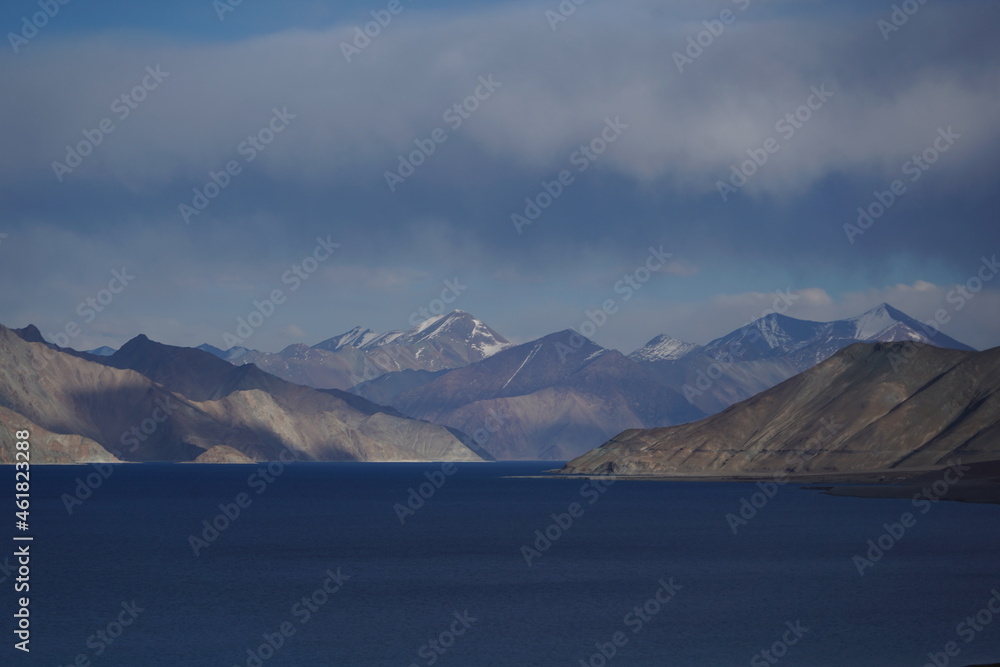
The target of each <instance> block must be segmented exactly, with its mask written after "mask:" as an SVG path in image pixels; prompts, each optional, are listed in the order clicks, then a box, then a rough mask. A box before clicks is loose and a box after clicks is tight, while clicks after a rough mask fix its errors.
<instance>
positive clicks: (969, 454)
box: [563, 343, 1000, 476]
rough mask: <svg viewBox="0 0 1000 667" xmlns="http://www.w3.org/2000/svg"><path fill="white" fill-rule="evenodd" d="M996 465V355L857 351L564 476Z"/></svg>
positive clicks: (635, 434) (652, 433)
mask: <svg viewBox="0 0 1000 667" xmlns="http://www.w3.org/2000/svg"><path fill="white" fill-rule="evenodd" d="M996 459H1000V347H997V348H993V349H991V350H987V351H985V352H969V351H963V350H949V349H943V348H937V347H933V346H930V345H925V344H923V343H856V344H854V345H851V346H850V347H848V348H846V349H843V350H841V351H840V352H838V353H836V354H835V355H833V356H832V357H831V358H829V359H827V360H826V361H824V362H822V363H821V364H819V365H818V366H815V367H814V368H811V369H809V370H807V371H805V372H804V373H801V374H800V375H797V376H795V377H794V378H792V379H790V380H787V381H785V382H783V383H781V384H780V385H778V386H777V387H773V388H771V389H768V390H767V391H764V392H762V393H760V394H758V395H756V396H754V397H753V398H750V399H747V400H746V401H743V402H741V403H739V404H737V405H734V406H732V407H731V408H729V409H728V410H725V411H724V412H722V413H720V414H717V415H714V416H712V417H708V418H706V419H703V420H701V421H699V422H695V423H690V424H683V425H681V426H673V427H669V428H656V429H650V430H638V429H631V430H628V431H625V432H623V433H621V434H619V435H618V436H616V437H615V438H613V439H612V440H611V441H609V442H607V443H606V444H604V445H602V446H601V447H599V448H597V449H595V450H593V451H591V452H588V453H586V454H584V455H583V456H580V457H579V458H577V459H574V460H572V461H570V462H569V463H568V464H567V465H566V467H565V468H564V469H563V472H567V473H614V474H660V475H685V474H690V475H705V474H712V475H719V476H724V475H740V474H747V473H763V474H775V473H812V472H819V473H832V472H851V471H878V470H921V469H933V468H939V467H943V466H945V465H949V464H951V463H952V462H954V461H961V462H963V463H972V462H979V461H990V460H996Z"/></svg>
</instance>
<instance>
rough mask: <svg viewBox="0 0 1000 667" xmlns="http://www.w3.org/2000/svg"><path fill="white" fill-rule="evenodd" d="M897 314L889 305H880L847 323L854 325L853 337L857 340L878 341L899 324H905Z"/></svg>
mask: <svg viewBox="0 0 1000 667" xmlns="http://www.w3.org/2000/svg"><path fill="white" fill-rule="evenodd" d="M898 312H899V311H897V310H896V309H895V308H893V307H892V306H890V305H889V304H887V303H880V304H879V305H877V306H875V307H874V308H872V309H871V310H869V311H866V312H864V313H862V314H861V315H858V316H857V317H852V318H850V319H848V322H850V323H852V324H853V325H854V337H855V338H857V339H858V340H880V339H881V335H882V334H883V333H884V332H886V331H887V330H888V329H891V328H892V327H894V326H896V325H898V324H901V323H902V324H906V322H904V321H903V319H902V318H900V317H899V316H898V315H897V313H898ZM900 314H901V313H900ZM904 317H905V316H904ZM907 319H908V318H907Z"/></svg>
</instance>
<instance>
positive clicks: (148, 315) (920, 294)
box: [0, 0, 1000, 352]
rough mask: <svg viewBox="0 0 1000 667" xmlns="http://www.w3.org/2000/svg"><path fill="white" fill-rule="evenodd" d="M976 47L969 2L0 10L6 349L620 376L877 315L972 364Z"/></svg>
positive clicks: (993, 93) (998, 317)
mask: <svg viewBox="0 0 1000 667" xmlns="http://www.w3.org/2000/svg"><path fill="white" fill-rule="evenodd" d="M46 7H47V8H48V12H49V14H51V16H49V15H46V14H45V9H46ZM997 25H1000V6H998V5H997V4H996V3H991V2H985V1H983V2H975V1H969V2H942V1H938V0H935V2H932V3H925V4H920V3H918V2H917V1H916V0H910V2H903V3H896V4H893V3H889V2H884V3H882V2H818V1H809V2H805V1H799V2H792V1H791V0H772V1H770V2H767V1H764V0H725V1H718V2H693V1H692V2H654V1H651V0H622V1H616V2H607V1H603V0H589V1H588V2H583V3H582V4H579V5H577V4H575V3H573V2H570V1H569V0H566V1H564V2H562V3H560V2H556V1H555V0H550V1H548V2H448V1H440V2H434V1H433V0H398V2H394V1H390V0H385V1H383V0H376V1H371V2H322V1H307V0H297V1H289V2H282V3H275V2H265V1H264V0H243V1H242V2H240V3H238V4H237V3H236V2H235V0H228V1H226V0H218V1H217V2H213V1H212V0H196V1H187V0H178V1H177V2H171V3H135V2H124V1H121V2H118V1H114V2H112V1H104V2H102V1H100V0H75V1H71V2H69V3H67V4H65V5H61V4H58V2H47V1H46V0H41V1H40V2H39V0H35V1H33V2H29V1H26V0H9V1H7V2H4V3H2V5H0V31H2V32H3V34H4V35H5V38H4V43H3V44H2V45H0V90H2V91H3V103H2V104H0V126H2V128H3V137H4V139H3V144H2V145H3V150H2V151H0V323H2V324H4V325H5V326H9V327H21V326H25V325H27V324H29V323H33V324H36V325H37V326H38V327H39V328H40V329H41V330H42V332H43V334H45V335H46V337H47V338H48V339H49V340H50V341H53V342H59V343H60V344H68V346H70V347H74V348H77V349H91V348H95V347H98V346H101V345H109V346H111V347H118V346H120V345H121V344H123V343H124V342H125V341H127V340H128V339H130V338H132V337H133V336H135V335H137V334H139V333H144V334H146V335H148V336H149V337H151V338H153V339H154V340H158V341H161V342H164V343H170V344H174V345H187V346H194V345H198V344H201V343H210V344H212V345H215V346H218V347H224V348H225V347H229V345H228V344H226V343H227V341H229V342H232V340H233V338H232V337H228V338H227V334H229V335H230V336H238V331H237V329H238V325H239V322H240V318H243V320H245V321H247V322H249V323H251V324H252V325H253V326H251V327H250V330H249V332H250V335H249V336H239V338H240V341H241V342H242V344H243V345H245V346H247V347H252V348H256V349H261V350H265V351H278V350H280V349H282V348H284V347H285V346H287V345H289V344H292V343H303V342H304V343H309V344H314V343H316V342H319V341H321V340H323V339H326V338H329V337H330V336H333V335H336V334H338V333H341V332H343V331H346V330H348V329H350V328H352V327H354V326H357V325H360V326H364V327H369V328H372V329H375V330H377V331H386V330H391V329H405V328H409V327H410V326H411V325H412V324H413V323H414V322H415V321H418V320H419V319H421V318H422V313H426V314H434V313H435V312H438V311H441V310H452V309H461V310H464V311H467V312H470V313H472V314H474V315H475V316H477V317H478V318H480V319H482V320H483V321H485V322H486V323H487V324H489V325H490V326H492V327H493V328H494V329H496V330H497V331H499V332H500V333H501V334H503V335H504V336H506V337H507V338H509V339H510V340H512V341H515V342H522V341H527V340H531V339H533V338H537V337H539V336H543V335H545V334H547V333H551V332H553V331H558V330H562V329H566V328H580V327H581V325H582V324H583V323H584V322H588V321H589V322H593V323H594V324H595V332H594V334H593V335H592V336H591V338H592V339H593V340H594V341H595V342H597V343H599V344H601V345H604V346H606V347H611V348H615V349H620V350H622V351H624V352H629V351H631V350H633V349H635V348H638V347H640V346H641V345H643V344H644V343H645V342H646V341H648V340H649V339H651V338H652V337H654V336H655V335H657V334H661V333H666V334H669V335H671V336H674V337H677V338H680V339H683V340H687V341H690V342H694V343H705V342H707V341H709V340H711V339H713V338H716V337H718V336H721V335H724V334H725V333H727V332H729V331H731V330H733V329H735V328H737V327H739V326H741V325H743V324H744V323H745V322H747V321H748V320H750V319H752V318H755V317H759V316H761V315H763V314H766V312H767V311H768V309H769V308H772V307H773V305H774V304H775V303H776V301H777V302H778V303H779V304H780V305H781V307H782V309H783V310H784V311H785V314H787V315H789V316H791V317H798V318H802V319H811V320H819V321H827V320H832V319H838V318H842V317H849V316H853V315H857V314H860V313H861V312H863V311H865V310H867V309H869V308H871V307H873V306H875V305H877V304H879V303H881V302H884V301H887V302H889V303H891V304H892V305H894V306H896V307H897V308H899V309H901V310H903V311H904V312H906V313H908V314H909V315H911V316H913V317H916V318H919V319H921V320H929V319H931V318H935V317H936V318H937V322H938V323H939V326H940V328H941V329H942V330H943V331H944V332H945V333H947V334H948V335H950V336H952V337H954V338H956V339H958V340H960V341H962V342H965V343H967V344H969V345H972V346H974V347H977V348H980V349H983V348H988V347H994V346H996V345H1000V277H997V276H996V274H997V272H998V270H1000V269H998V267H997V266H996V263H995V261H994V259H993V258H994V257H996V255H998V254H1000V225H998V224H997V223H998V221H1000V220H998V215H997V211H998V210H1000V190H998V188H997V187H996V182H997V175H998V173H1000V123H997V119H998V118H1000V42H998V41H997V40H996V39H995V28H996V26H997ZM366 31H367V33H366ZM782 295H784V298H783V299H782ZM254 313H257V314H256V315H254ZM588 329H589V327H588ZM242 332H243V333H244V334H245V333H247V329H246V328H243V329H242Z"/></svg>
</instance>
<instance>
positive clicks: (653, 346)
mask: <svg viewBox="0 0 1000 667" xmlns="http://www.w3.org/2000/svg"><path fill="white" fill-rule="evenodd" d="M698 347H700V346H699V345H695V344H694V343H686V342H684V341H682V340H680V339H677V338H673V337H671V336H668V335H667V334H660V335H659V336H657V337H656V338H654V339H653V340H651V341H649V342H648V343H646V344H645V345H643V346H642V347H640V348H639V349H638V350H636V351H635V352H633V353H632V354H630V355H628V356H629V359H633V360H635V361H665V360H669V359H680V358H681V357H683V356H684V355H685V354H687V353H688V352H690V351H691V350H694V349H697V348H698Z"/></svg>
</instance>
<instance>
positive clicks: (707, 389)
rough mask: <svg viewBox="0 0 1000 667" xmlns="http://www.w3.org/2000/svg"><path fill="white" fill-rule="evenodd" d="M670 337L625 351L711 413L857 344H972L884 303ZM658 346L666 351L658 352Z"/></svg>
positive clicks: (775, 316) (768, 317)
mask: <svg viewBox="0 0 1000 667" xmlns="http://www.w3.org/2000/svg"><path fill="white" fill-rule="evenodd" d="M661 338H662V339H663V340H662V341H660V342H658V341H659V339H661ZM673 341H675V339H671V338H669V337H666V336H663V337H658V338H654V339H653V340H652V341H650V343H649V344H647V345H646V346H645V347H643V348H640V349H639V350H636V351H635V352H633V353H632V354H631V355H629V357H630V358H632V359H635V360H636V361H638V362H639V363H642V364H643V365H644V366H645V368H646V369H647V370H648V371H649V372H650V373H652V374H653V375H654V376H655V377H657V378H658V379H659V380H660V382H662V383H663V384H665V385H666V386H668V387H671V388H672V389H674V390H676V391H678V392H680V393H682V394H683V395H684V396H685V397H686V398H687V399H688V400H690V401H691V402H692V403H693V404H694V405H697V406H698V407H699V408H701V409H702V410H704V411H705V412H706V413H709V414H712V413H715V412H718V411H720V410H723V409H725V408H726V407H728V406H730V405H732V404H733V403H736V402H739V401H741V400H744V399H746V398H749V397H751V396H753V395H754V394H757V393H758V392H760V391H763V390H765V389H768V388H770V387H773V386H774V385H776V384H778V383H779V382H781V381H783V380H786V379H788V378H790V377H792V376H794V375H796V374H798V373H801V372H802V371H804V370H806V369H808V368H811V367H812V366H815V365H816V364H818V363H819V362H821V361H823V360H824V359H827V358H828V357H830V355H832V354H834V353H836V352H837V351H838V350H841V349H843V348H845V347H847V346H849V345H852V344H854V343H859V342H893V341H912V342H919V343H926V344H930V345H935V346H938V347H945V348H951V349H956V350H966V351H970V350H972V349H973V348H971V347H969V346H968V345H965V344H963V343H960V342H959V341H957V340H955V339H953V338H950V337H949V336H946V335H944V334H943V333H941V332H940V331H935V330H932V329H929V327H925V326H924V325H923V324H922V323H921V322H919V321H918V320H916V319H914V318H912V317H910V316H908V315H906V314H905V313H903V312H901V311H899V310H897V309H896V308H893V307H892V306H890V305H889V304H886V303H882V304H879V305H878V306H876V307H875V308H872V309H871V310H869V311H867V312H865V313H862V314H861V315H858V316H857V317H852V318H849V319H845V320H836V321H832V322H811V321H808V320H799V319H796V318H793V317H788V316H785V315H779V314H776V313H772V314H770V315H766V316H765V317H761V318H759V319H756V320H754V321H752V322H750V323H749V324H747V325H746V326H744V327H742V328H740V329H737V330H736V331H733V332H731V333H729V334H726V335H725V336H722V337H721V338H716V339H715V340H713V341H711V342H709V343H708V344H707V345H705V346H701V347H699V346H690V344H687V343H681V341H676V342H673ZM658 349H663V351H664V352H663V353H662V354H657V350H658Z"/></svg>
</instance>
